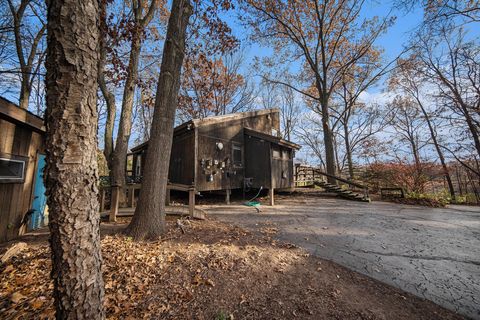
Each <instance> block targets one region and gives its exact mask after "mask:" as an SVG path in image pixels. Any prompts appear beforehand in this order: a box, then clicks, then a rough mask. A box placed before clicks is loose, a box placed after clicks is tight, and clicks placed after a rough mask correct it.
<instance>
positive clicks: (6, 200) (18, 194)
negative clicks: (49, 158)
mask: <svg viewBox="0 0 480 320" xmlns="http://www.w3.org/2000/svg"><path fill="white" fill-rule="evenodd" d="M0 135H1V138H0V156H1V157H6V158H15V157H25V160H27V161H26V164H25V167H26V168H25V180H24V182H23V183H21V182H20V183H0V242H4V241H8V240H10V239H13V238H15V237H17V236H18V235H19V234H22V233H23V232H25V228H24V227H21V225H20V223H21V221H22V219H23V217H24V215H25V213H26V212H27V211H28V210H29V209H30V208H31V204H32V200H33V199H32V198H33V186H34V182H35V181H34V179H35V171H36V163H37V154H38V153H41V152H43V135H42V134H40V133H37V132H34V131H32V130H31V128H30V127H28V126H24V125H20V124H15V123H12V122H10V121H7V120H5V119H0Z"/></svg>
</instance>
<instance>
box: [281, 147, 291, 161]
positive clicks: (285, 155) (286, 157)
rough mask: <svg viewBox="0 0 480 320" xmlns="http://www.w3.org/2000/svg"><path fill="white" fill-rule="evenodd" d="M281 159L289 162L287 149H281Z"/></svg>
mask: <svg viewBox="0 0 480 320" xmlns="http://www.w3.org/2000/svg"><path fill="white" fill-rule="evenodd" d="M282 159H283V160H289V159H290V152H289V150H288V149H283V150H282Z"/></svg>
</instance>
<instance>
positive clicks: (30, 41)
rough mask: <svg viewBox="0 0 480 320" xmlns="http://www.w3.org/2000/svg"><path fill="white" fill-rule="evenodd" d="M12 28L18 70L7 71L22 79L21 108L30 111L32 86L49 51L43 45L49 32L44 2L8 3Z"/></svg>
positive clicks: (7, 1)
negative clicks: (47, 31) (46, 51)
mask: <svg viewBox="0 0 480 320" xmlns="http://www.w3.org/2000/svg"><path fill="white" fill-rule="evenodd" d="M5 3H6V4H8V8H9V14H10V15H11V20H10V21H11V23H12V24H13V25H12V26H8V27H7V31H9V32H12V33H13V41H14V43H13V44H12V45H13V46H14V47H15V53H16V56H17V59H16V60H15V61H14V63H13V64H14V68H13V69H11V70H4V71H2V73H4V72H9V73H15V74H18V75H19V78H20V94H19V98H18V101H19V106H20V108H22V109H28V105H29V99H30V94H31V91H32V86H33V83H34V81H35V79H36V78H37V77H39V72H40V69H41V67H42V65H43V60H44V57H45V48H43V47H42V45H41V43H42V41H44V35H45V30H46V28H47V25H46V21H45V17H44V14H45V4H44V2H43V1H35V0H21V1H20V2H19V3H16V2H15V1H13V0H6V2H5Z"/></svg>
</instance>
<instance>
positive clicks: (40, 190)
mask: <svg viewBox="0 0 480 320" xmlns="http://www.w3.org/2000/svg"><path fill="white" fill-rule="evenodd" d="M44 170H45V155H43V154H39V155H38V160H37V172H35V186H34V191H33V192H34V193H33V203H32V209H33V213H32V215H31V218H30V225H29V229H30V230H34V229H38V228H40V227H43V225H44V219H45V207H46V204H47V197H46V196H45V184H44V183H43V172H44Z"/></svg>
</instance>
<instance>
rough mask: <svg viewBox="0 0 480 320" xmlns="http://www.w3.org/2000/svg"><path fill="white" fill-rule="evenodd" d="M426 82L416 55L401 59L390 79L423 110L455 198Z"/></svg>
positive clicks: (391, 82)
mask: <svg viewBox="0 0 480 320" xmlns="http://www.w3.org/2000/svg"><path fill="white" fill-rule="evenodd" d="M418 68H420V69H418ZM425 83H428V79H426V78H425V77H424V75H423V74H422V72H421V63H420V62H419V61H417V60H416V59H415V57H410V59H407V60H401V61H399V68H397V72H396V73H395V74H394V75H393V76H392V78H391V79H390V87H392V88H395V89H396V90H397V91H401V92H404V93H405V94H407V95H408V96H409V97H410V98H412V99H413V100H414V102H415V103H416V106H417V107H418V108H419V110H420V111H421V112H422V115H423V118H424V120H425V123H426V124H427V126H428V131H429V133H430V139H431V141H432V143H433V146H434V148H435V151H436V152H437V154H438V158H439V160H440V164H441V166H442V169H443V174H444V176H445V179H446V180H447V184H448V189H449V192H450V195H451V196H452V199H455V188H454V186H453V182H452V178H451V176H450V173H449V170H448V167H447V163H446V160H445V156H444V152H443V151H444V150H443V149H442V147H441V145H440V143H439V140H438V134H437V130H436V128H435V123H434V119H433V117H432V114H431V113H430V112H428V110H427V106H426V104H425V102H424V98H423V96H424V94H425V93H424V89H423V85H424V84H425Z"/></svg>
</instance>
